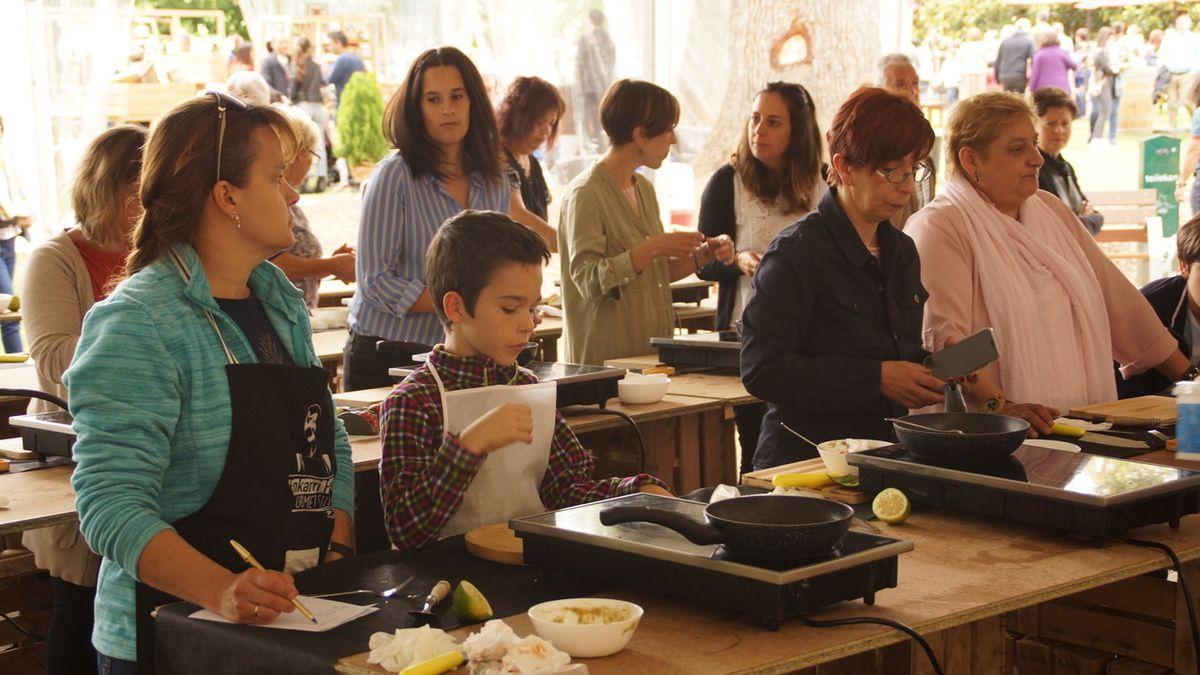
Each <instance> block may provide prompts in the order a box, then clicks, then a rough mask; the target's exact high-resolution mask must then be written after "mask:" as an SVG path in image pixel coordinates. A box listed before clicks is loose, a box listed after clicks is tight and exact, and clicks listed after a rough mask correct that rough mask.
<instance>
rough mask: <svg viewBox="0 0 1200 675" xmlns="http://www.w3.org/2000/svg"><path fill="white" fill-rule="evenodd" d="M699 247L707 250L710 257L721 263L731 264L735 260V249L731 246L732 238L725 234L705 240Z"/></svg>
mask: <svg viewBox="0 0 1200 675" xmlns="http://www.w3.org/2000/svg"><path fill="white" fill-rule="evenodd" d="M700 248H702V249H704V250H705V251H707V253H708V256H709V257H710V258H715V259H716V260H717V261H719V262H720V263H721V264H722V265H732V264H734V262H735V261H736V260H737V251H735V250H734V248H733V239H730V238H729V235H727V234H722V235H718V236H716V237H711V238H709V239H707V240H705V242H704V243H703V244H702V245H701V246H700Z"/></svg>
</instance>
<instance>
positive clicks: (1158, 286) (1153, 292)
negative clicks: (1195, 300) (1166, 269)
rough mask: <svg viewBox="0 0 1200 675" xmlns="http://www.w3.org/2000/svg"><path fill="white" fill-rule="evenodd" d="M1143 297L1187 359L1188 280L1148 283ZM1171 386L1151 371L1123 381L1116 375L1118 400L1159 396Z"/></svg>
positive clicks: (1189, 350)
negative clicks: (1152, 395) (1176, 341)
mask: <svg viewBox="0 0 1200 675" xmlns="http://www.w3.org/2000/svg"><path fill="white" fill-rule="evenodd" d="M1142 295H1144V296H1146V300H1148V301H1149V302H1150V306H1151V307H1153V308H1154V313H1155V314H1157V315H1158V320H1159V321H1162V324H1163V325H1164V326H1166V327H1167V330H1170V331H1171V334H1172V335H1174V336H1175V339H1176V340H1179V351H1181V352H1183V355H1184V356H1186V357H1188V358H1189V359H1190V358H1191V357H1192V346H1191V345H1190V344H1188V341H1187V321H1188V302H1187V279H1184V278H1183V277H1181V276H1179V275H1176V276H1173V277H1167V278H1166V279H1157V280H1155V281H1151V282H1150V283H1148V284H1146V285H1145V286H1143V287H1142ZM1173 384H1174V383H1173V382H1171V380H1170V378H1168V377H1167V376H1166V375H1163V374H1162V373H1160V372H1158V371H1157V370H1154V369H1151V370H1147V371H1146V372H1144V373H1142V374H1140V375H1134V376H1133V377H1131V378H1129V379H1128V380H1125V379H1122V377H1121V374H1120V373H1117V394H1118V395H1119V397H1120V398H1133V397H1134V396H1149V395H1151V394H1162V393H1164V391H1165V390H1167V389H1170V388H1171V386H1172V385H1173Z"/></svg>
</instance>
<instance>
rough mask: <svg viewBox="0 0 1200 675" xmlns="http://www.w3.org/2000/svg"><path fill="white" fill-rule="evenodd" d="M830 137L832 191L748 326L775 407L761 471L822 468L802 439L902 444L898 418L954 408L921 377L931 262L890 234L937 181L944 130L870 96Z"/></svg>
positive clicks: (768, 266)
mask: <svg viewBox="0 0 1200 675" xmlns="http://www.w3.org/2000/svg"><path fill="white" fill-rule="evenodd" d="M825 137H826V141H827V142H828V145H829V153H830V159H831V163H832V166H831V167H830V172H829V177H830V183H831V184H832V185H833V187H832V188H831V189H830V191H829V192H828V193H827V194H826V195H825V196H824V197H822V198H821V202H820V204H819V205H818V206H817V209H816V210H815V211H813V212H812V213H809V214H808V215H807V216H805V217H804V218H803V219H801V220H800V221H799V222H797V223H795V224H794V225H792V226H790V227H788V228H787V229H785V230H783V231H782V232H780V233H779V235H778V236H777V237H775V240H774V241H773V242H772V243H771V245H770V247H768V248H767V251H766V253H764V254H763V257H762V262H761V263H760V264H759V266H758V271H757V272H756V273H755V275H754V293H753V295H752V296H751V298H750V302H749V304H747V306H746V311H745V312H744V313H743V314H742V382H743V383H745V385H746V390H747V391H749V392H750V393H751V394H752V395H754V396H756V397H758V398H760V399H762V400H764V401H766V402H767V403H768V407H767V414H766V416H765V417H764V418H763V424H762V432H761V436H760V437H759V441H758V447H757V449H756V450H755V451H754V467H755V468H756V469H762V468H767V467H771V466H778V465H780V464H785V463H787V462H793V461H796V460H799V459H804V458H806V457H813V456H815V454H816V451H815V449H814V448H813V447H812V446H810V445H808V444H807V443H805V442H804V441H802V440H800V439H799V438H798V437H797V436H796V435H794V433H793V432H795V433H799V434H803V435H804V436H806V437H807V438H810V439H812V440H813V441H814V442H817V443H820V442H822V441H827V440H831V439H841V438H878V439H885V440H890V439H891V438H892V431H891V425H890V424H889V423H888V422H886V421H884V418H885V417H897V416H900V415H904V414H906V411H907V410H908V409H909V408H917V407H920V406H923V405H929V404H933V403H938V402H941V401H942V394H941V387H942V384H943V382H942V381H941V380H939V379H937V378H935V377H933V375H931V374H930V372H929V370H928V369H927V368H925V367H923V366H922V365H921V361H922V359H923V358H924V356H925V355H926V352H924V351H923V350H922V349H921V307H922V306H923V305H924V303H925V299H926V297H927V295H926V293H925V288H924V287H923V286H922V285H921V260H920V259H918V257H917V250H916V247H915V246H913V243H912V240H911V239H909V238H908V236H907V235H906V234H905V233H904V232H901V231H900V230H899V229H897V228H896V227H894V226H893V225H892V224H891V223H890V222H889V219H890V218H892V217H893V216H895V214H896V213H897V212H898V211H899V210H900V209H901V208H902V207H903V206H904V205H905V204H906V203H907V202H908V198H909V196H910V195H911V194H912V192H913V190H914V189H916V184H917V182H919V181H920V180H923V179H924V178H927V175H926V172H927V171H928V165H927V164H926V163H924V162H923V161H922V160H923V159H924V158H925V157H926V156H927V155H928V154H929V150H930V148H932V147H933V138H934V136H933V129H932V128H931V127H930V126H929V122H927V121H926V120H925V117H924V116H923V115H922V114H921V111H920V109H919V108H917V107H916V106H915V105H913V104H912V102H910V101H908V100H907V99H904V98H901V97H899V96H896V95H894V94H891V93H888V92H886V91H884V90H883V89H875V88H863V89H859V90H858V91H856V92H854V93H853V94H851V95H850V98H848V99H846V102H845V103H843V104H842V107H841V108H840V109H839V110H838V111H837V114H836V115H835V116H834V118H833V123H832V125H831V126H830V128H829V131H828V132H827V133H826V136H825ZM747 450H748V449H747Z"/></svg>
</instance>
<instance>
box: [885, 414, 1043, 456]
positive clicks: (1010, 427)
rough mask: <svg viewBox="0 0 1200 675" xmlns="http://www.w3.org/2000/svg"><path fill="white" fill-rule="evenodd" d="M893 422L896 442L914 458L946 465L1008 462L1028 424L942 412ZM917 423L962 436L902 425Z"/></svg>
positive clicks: (1022, 421)
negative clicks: (957, 430) (905, 422)
mask: <svg viewBox="0 0 1200 675" xmlns="http://www.w3.org/2000/svg"><path fill="white" fill-rule="evenodd" d="M900 420H901V421H897V422H893V423H892V427H893V428H894V429H895V430H896V438H898V439H899V440H900V444H901V445H903V446H904V449H905V450H907V451H908V452H909V453H910V454H912V455H913V457H915V458H917V459H920V460H924V461H929V462H941V463H949V464H964V465H972V464H996V463H998V462H1004V461H1007V460H1008V458H1009V456H1010V455H1012V454H1013V452H1015V451H1016V449H1017V448H1019V447H1021V444H1022V443H1024V442H1025V438H1026V436H1028V435H1029V422H1026V421H1025V420H1023V419H1020V418H1017V417H1009V416H1008V415H990V414H987V413H968V412H945V413H925V414H922V415H908V416H907V417H901V418H900ZM904 421H908V422H916V423H917V424H920V425H922V426H927V427H933V428H934V429H960V430H962V431H963V432H965V433H962V434H954V433H943V432H938V431H925V430H923V429H917V428H915V427H910V426H907V425H905V424H903V422H904Z"/></svg>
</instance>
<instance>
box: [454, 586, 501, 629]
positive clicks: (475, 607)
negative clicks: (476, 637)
mask: <svg viewBox="0 0 1200 675" xmlns="http://www.w3.org/2000/svg"><path fill="white" fill-rule="evenodd" d="M454 616H457V617H458V619H459V620H460V621H483V620H485V619H490V618H492V606H491V605H490V604H488V601H487V598H485V597H483V593H480V592H479V589H478V588H475V584H473V583H471V582H469V581H466V580H463V581H460V582H458V588H456V589H454Z"/></svg>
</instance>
